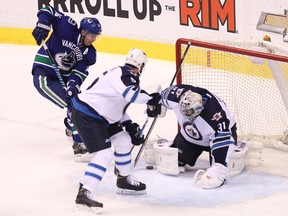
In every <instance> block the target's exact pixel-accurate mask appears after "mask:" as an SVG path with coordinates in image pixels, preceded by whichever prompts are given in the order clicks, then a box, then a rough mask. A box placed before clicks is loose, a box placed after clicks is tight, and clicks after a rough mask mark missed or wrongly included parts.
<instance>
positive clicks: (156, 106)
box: [147, 93, 167, 118]
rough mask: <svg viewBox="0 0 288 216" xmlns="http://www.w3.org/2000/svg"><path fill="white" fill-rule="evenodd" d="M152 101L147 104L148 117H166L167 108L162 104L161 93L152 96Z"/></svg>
mask: <svg viewBox="0 0 288 216" xmlns="http://www.w3.org/2000/svg"><path fill="white" fill-rule="evenodd" d="M150 96H151V97H152V99H150V100H149V101H148V102H147V115H148V117H153V118H154V117H156V116H159V117H164V116H165V115H166V111H167V109H166V107H164V106H162V104H161V103H160V100H161V95H160V94H159V93H153V94H150Z"/></svg>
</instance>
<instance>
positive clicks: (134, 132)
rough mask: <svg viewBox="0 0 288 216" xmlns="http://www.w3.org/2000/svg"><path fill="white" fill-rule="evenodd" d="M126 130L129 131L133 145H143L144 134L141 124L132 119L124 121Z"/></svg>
mask: <svg viewBox="0 0 288 216" xmlns="http://www.w3.org/2000/svg"><path fill="white" fill-rule="evenodd" d="M122 125H123V126H124V127H125V130H126V131H127V132H128V133H129V135H130V137H131V141H132V144H133V145H141V144H142V143H143V142H144V135H143V134H141V129H140V126H139V125H138V124H137V123H132V121H131V120H128V121H125V122H123V123H122Z"/></svg>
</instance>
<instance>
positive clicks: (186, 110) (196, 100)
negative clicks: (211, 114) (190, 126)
mask: <svg viewBox="0 0 288 216" xmlns="http://www.w3.org/2000/svg"><path fill="white" fill-rule="evenodd" d="M179 106H180V111H181V113H182V114H183V115H184V116H186V117H187V118H188V119H189V120H190V121H193V120H194V119H195V118H196V117H197V116H198V115H200V113H201V112H202V110H203V109H204V107H203V101H202V96H201V95H200V94H198V93H196V92H192V91H191V90H188V91H186V92H185V93H184V94H183V95H182V96H181V98H180V101H179Z"/></svg>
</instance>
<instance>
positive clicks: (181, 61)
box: [134, 42, 191, 167]
mask: <svg viewBox="0 0 288 216" xmlns="http://www.w3.org/2000/svg"><path fill="white" fill-rule="evenodd" d="M190 46H191V43H190V42H188V45H187V47H186V49H185V51H184V54H183V56H182V58H181V60H180V62H179V65H178V67H177V69H176V72H175V74H174V77H173V79H172V80H171V83H170V85H169V86H172V85H173V83H174V81H175V79H176V76H177V74H178V73H179V71H180V68H181V66H182V63H183V61H184V59H185V57H186V54H187V52H188V50H189V47H190ZM157 119H158V116H156V117H155V118H154V119H153V122H152V124H151V126H150V128H149V130H148V132H147V135H146V137H145V140H144V142H143V144H142V146H141V147H140V149H139V151H138V154H137V156H136V158H135V161H134V167H135V166H136V164H137V163H138V161H139V158H140V156H141V154H142V152H143V150H144V147H145V146H146V143H147V142H148V139H149V137H150V134H151V132H152V130H153V128H154V126H155V124H156V121H157ZM146 121H147V122H148V119H147V120H146Z"/></svg>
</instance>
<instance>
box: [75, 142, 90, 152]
mask: <svg viewBox="0 0 288 216" xmlns="http://www.w3.org/2000/svg"><path fill="white" fill-rule="evenodd" d="M72 148H73V151H74V155H78V154H85V153H87V152H88V151H87V148H86V146H85V145H84V143H78V142H73V146H72Z"/></svg>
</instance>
